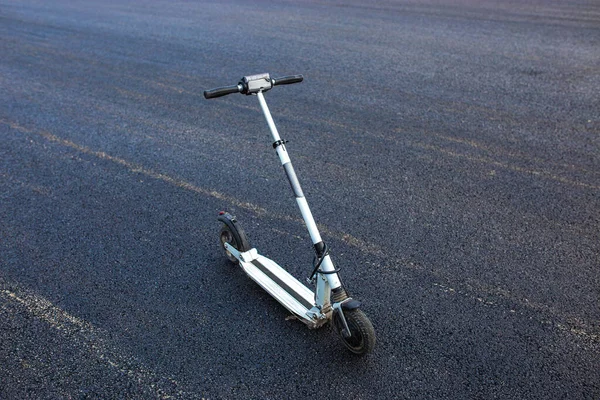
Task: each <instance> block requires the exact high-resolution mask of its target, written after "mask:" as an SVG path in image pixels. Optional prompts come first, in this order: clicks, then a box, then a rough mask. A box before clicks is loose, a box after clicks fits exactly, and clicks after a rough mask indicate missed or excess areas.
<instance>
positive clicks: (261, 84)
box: [204, 74, 304, 99]
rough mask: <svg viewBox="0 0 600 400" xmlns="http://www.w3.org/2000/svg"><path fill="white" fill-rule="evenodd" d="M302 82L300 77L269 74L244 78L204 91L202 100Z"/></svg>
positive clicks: (250, 92)
mask: <svg viewBox="0 0 600 400" xmlns="http://www.w3.org/2000/svg"><path fill="white" fill-rule="evenodd" d="M303 80H304V77H303V76H302V75H289V76H282V77H280V78H269V74H259V75H251V76H245V77H243V78H242V80H241V81H240V83H238V84H237V85H232V86H224V87H220V88H215V89H209V90H205V91H204V98H206V99H214V98H216V97H221V96H226V95H228V94H232V93H242V94H254V93H257V92H259V91H265V92H266V91H267V90H269V89H271V87H273V86H277V85H290V84H292V83H299V82H302V81H303Z"/></svg>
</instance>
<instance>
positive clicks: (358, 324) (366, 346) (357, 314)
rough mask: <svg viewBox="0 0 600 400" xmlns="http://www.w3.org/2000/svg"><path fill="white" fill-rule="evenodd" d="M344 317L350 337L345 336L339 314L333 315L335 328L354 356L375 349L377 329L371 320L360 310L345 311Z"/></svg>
mask: <svg viewBox="0 0 600 400" xmlns="http://www.w3.org/2000/svg"><path fill="white" fill-rule="evenodd" d="M343 313H344V317H345V319H346V323H347V324H348V328H349V329H350V336H348V337H346V336H345V335H344V332H343V331H344V323H343V322H342V319H341V318H340V315H339V312H335V313H334V315H333V326H334V328H335V330H336V332H337V333H338V334H339V335H340V338H341V339H342V342H343V343H344V345H345V346H346V348H348V350H350V351H351V352H353V353H354V354H366V353H369V352H370V351H371V350H372V349H373V347H375V329H374V328H373V324H372V323H371V321H370V320H369V318H368V317H367V316H366V315H365V313H364V312H362V311H361V310H359V309H354V310H344V311H343Z"/></svg>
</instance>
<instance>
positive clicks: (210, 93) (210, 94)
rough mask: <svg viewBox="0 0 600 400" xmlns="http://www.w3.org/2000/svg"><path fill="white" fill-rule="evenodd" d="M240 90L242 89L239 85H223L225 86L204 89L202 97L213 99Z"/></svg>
mask: <svg viewBox="0 0 600 400" xmlns="http://www.w3.org/2000/svg"><path fill="white" fill-rule="evenodd" d="M241 90H242V89H241V88H240V85H233V86H225V87H220V88H215V89H209V90H205V91H204V98H205V99H214V98H215V97H221V96H226V95H228V94H232V93H239V92H240V91H241Z"/></svg>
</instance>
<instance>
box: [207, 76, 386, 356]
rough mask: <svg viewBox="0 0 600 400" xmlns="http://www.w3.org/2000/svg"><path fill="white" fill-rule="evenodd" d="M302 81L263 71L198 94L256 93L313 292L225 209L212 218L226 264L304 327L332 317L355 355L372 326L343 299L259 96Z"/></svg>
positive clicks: (367, 343)
mask: <svg viewBox="0 0 600 400" xmlns="http://www.w3.org/2000/svg"><path fill="white" fill-rule="evenodd" d="M302 80H303V77H302V75H294V76H286V77H282V78H275V79H273V78H271V77H270V76H269V74H259V75H250V76H245V77H243V78H242V79H241V80H240V82H239V83H238V84H237V85H232V86H226V87H220V88H216V89H211V90H207V91H205V92H204V97H205V98H207V99H212V98H215V97H221V96H225V95H228V94H232V93H242V94H246V95H256V97H258V101H259V102H260V106H261V108H262V111H263V113H264V115H265V118H266V120H267V124H268V125H269V129H270V130H271V135H272V136H273V148H274V149H275V150H276V151H277V155H278V156H279V160H280V161H281V164H282V165H283V169H284V171H285V174H286V176H287V178H288V180H289V182H290V185H291V187H292V191H293V192H294V195H295V197H296V202H297V203H298V207H299V208H300V212H301V214H302V218H303V219H304V222H305V223H306V227H307V228H308V232H309V234H310V238H311V240H312V243H313V246H314V250H315V253H316V256H315V258H314V262H313V264H314V265H313V270H312V273H311V275H310V277H309V278H308V281H309V282H310V283H313V284H314V283H315V281H316V291H315V292H313V291H312V290H310V289H309V288H307V287H306V286H304V285H303V284H302V283H300V282H299V281H298V280H297V279H296V278H294V277H293V276H292V275H290V274H289V273H288V272H287V271H286V270H284V269H283V268H282V267H280V266H279V265H278V264H277V263H275V262H274V261H272V260H270V259H268V258H266V257H264V256H261V255H260V254H258V252H257V251H256V249H254V248H251V247H250V245H249V244H248V239H247V238H246V235H245V233H244V231H243V230H242V228H241V227H240V225H239V223H238V222H237V220H236V219H235V217H234V216H232V215H231V214H229V213H226V212H221V213H220V215H219V217H218V220H219V221H221V222H222V223H223V226H222V228H221V232H220V241H221V245H222V246H223V249H224V250H225V253H226V255H227V257H228V258H229V259H230V260H231V261H232V262H234V263H238V264H239V265H240V266H241V267H242V268H243V270H244V271H245V272H246V274H247V275H248V276H249V277H250V278H252V279H253V280H254V281H256V282H257V283H258V284H259V285H260V286H261V287H262V288H263V289H265V290H266V291H267V292H269V294H271V296H273V297H274V298H275V299H276V300H277V301H279V302H280V303H281V304H282V305H283V306H284V307H286V308H287V309H288V310H289V311H291V312H292V313H293V314H294V316H295V317H297V318H298V319H299V320H300V321H302V322H304V323H305V324H306V325H308V327H309V328H311V329H315V328H319V327H321V326H323V325H324V324H326V323H327V322H328V321H330V320H333V326H334V328H335V330H336V331H337V332H338V333H339V334H340V337H341V339H342V341H343V342H344V344H345V345H346V347H347V348H348V349H349V350H350V351H351V352H353V353H355V354H366V353H368V352H369V351H371V350H372V348H373V346H374V345H375V331H374V329H373V325H372V324H371V321H370V320H369V319H368V318H367V316H366V315H365V314H364V313H363V312H362V310H360V309H359V307H360V302H359V301H358V300H355V299H353V298H351V297H349V296H348V294H347V292H346V290H345V288H344V287H343V286H342V283H341V280H340V277H339V274H338V272H339V269H336V268H335V266H334V264H333V262H332V261H331V257H330V256H329V250H328V246H327V245H326V244H325V243H323V240H322V239H321V235H320V233H319V230H318V229H317V224H316V223H315V220H314V218H313V216H312V213H311V212H310V209H309V207H308V203H307V202H306V199H305V197H304V194H303V193H302V188H301V187H300V183H299V182H298V178H297V177H296V173H295V172H294V168H293V167H292V163H291V161H290V157H289V155H288V153H287V151H286V148H285V143H286V141H284V140H281V138H280V137H279V133H278V132H277V128H276V127H275V123H274V122H273V118H272V117H271V113H270V111H269V108H268V107H267V103H266V101H265V97H264V95H263V93H264V92H266V91H267V90H270V89H272V88H273V87H274V86H277V85H288V84H292V83H298V82H302Z"/></svg>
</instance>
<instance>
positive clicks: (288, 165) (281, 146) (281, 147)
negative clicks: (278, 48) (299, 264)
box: [256, 91, 342, 289]
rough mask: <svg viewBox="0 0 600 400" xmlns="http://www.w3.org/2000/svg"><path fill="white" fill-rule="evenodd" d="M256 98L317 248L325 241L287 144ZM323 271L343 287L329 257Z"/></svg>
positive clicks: (262, 100) (331, 281) (264, 105)
mask: <svg viewBox="0 0 600 400" xmlns="http://www.w3.org/2000/svg"><path fill="white" fill-rule="evenodd" d="M256 96H257V97H258V101H259V102H260V107H261V108H262V111H263V114H264V115H265V119H266V120H267V124H268V125H269V129H270V130H271V135H272V136H273V147H275V150H276V151H277V155H278V156H279V160H280V161H281V165H282V166H283V169H284V171H285V174H286V176H287V178H288V180H289V182H290V186H291V187H292V191H293V192H294V195H295V197H296V203H297V204H298V208H300V213H301V214H302V219H303V220H304V223H305V224H306V228H307V229H308V233H309V235H310V238H311V240H312V243H313V245H315V246H316V245H318V244H322V242H323V240H322V239H321V234H320V233H319V230H318V229H317V224H316V222H315V219H314V218H313V215H312V213H311V212H310V208H309V207H308V203H307V201H306V198H305V197H304V193H303V192H302V188H301V186H300V182H299V181H298V177H297V176H296V172H295V171H294V167H293V166H292V161H291V160H290V156H289V155H288V153H287V151H286V148H285V143H284V142H283V141H282V140H281V137H280V136H279V132H277V127H276V126H275V122H274V121H273V117H272V116H271V112H270V111H269V107H268V106H267V102H266V101H265V96H264V95H263V93H262V91H259V92H258V93H256ZM321 270H322V271H324V272H325V274H324V276H326V277H327V280H328V281H329V286H330V287H331V289H337V288H338V287H340V286H342V284H341V282H340V279H339V277H338V275H337V273H335V272H334V271H335V267H334V265H333V262H332V261H331V258H330V257H329V255H326V256H325V257H324V259H323V262H322V263H321Z"/></svg>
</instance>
